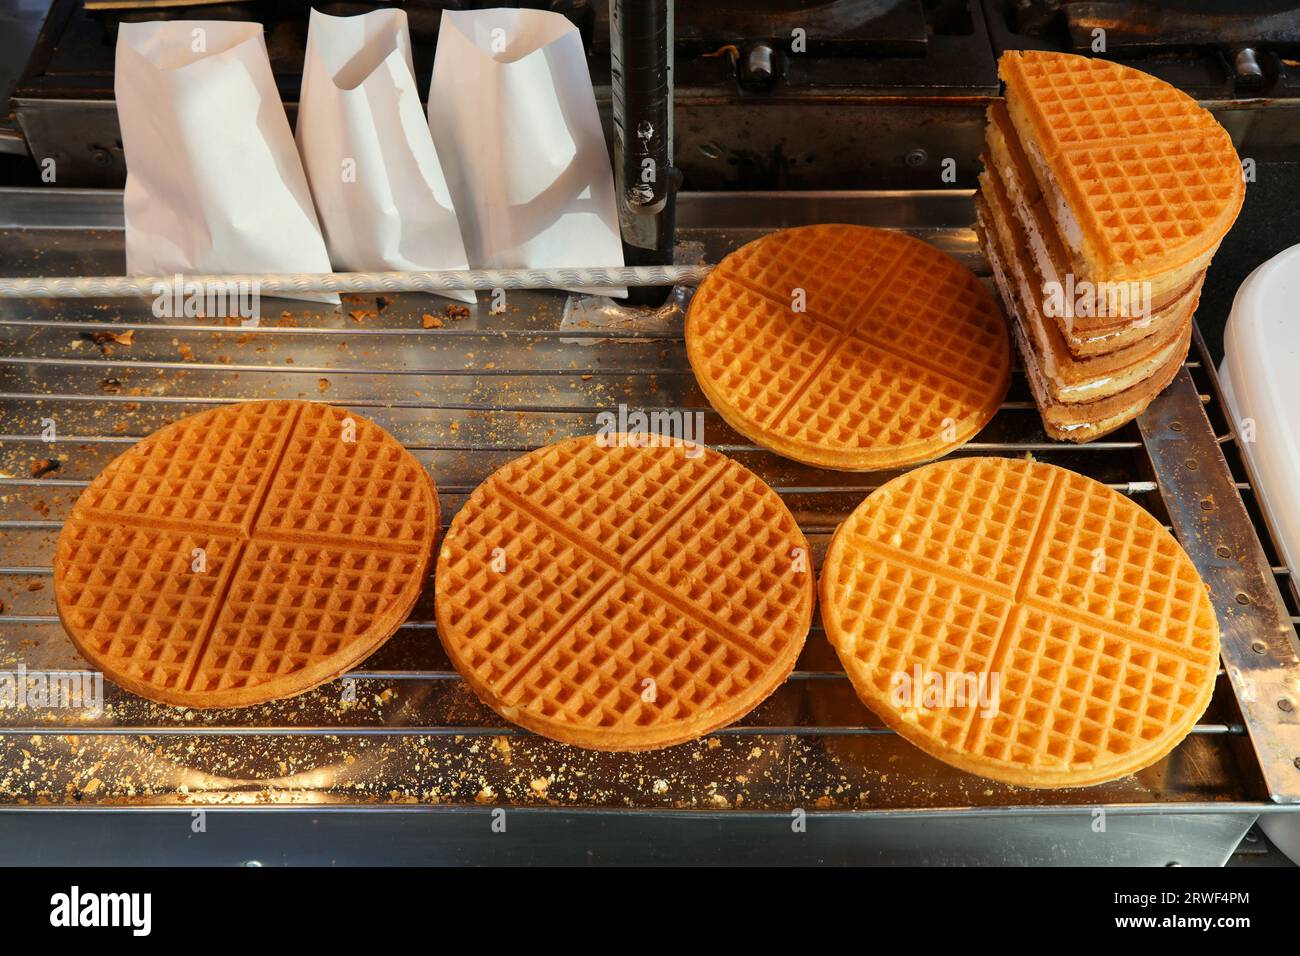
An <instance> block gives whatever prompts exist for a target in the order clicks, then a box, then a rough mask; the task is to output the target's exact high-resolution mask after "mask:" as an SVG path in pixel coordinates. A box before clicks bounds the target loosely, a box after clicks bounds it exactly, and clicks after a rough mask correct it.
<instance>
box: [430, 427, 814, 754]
mask: <svg viewBox="0 0 1300 956" xmlns="http://www.w3.org/2000/svg"><path fill="white" fill-rule="evenodd" d="M635 439H636V436H632V438H631V439H630V440H629V439H628V436H612V440H606V441H604V442H601V441H599V440H598V438H597V437H596V436H589V437H582V438H575V439H570V440H569V441H564V442H561V443H559V444H556V445H550V446H548V447H546V448H542V449H540V450H538V451H535V452H532V453H531V454H528V455H525V456H524V457H522V458H519V459H516V460H515V461H513V462H511V463H510V464H508V465H506V466H505V467H504V468H502V469H501V470H500V471H497V472H496V473H495V474H493V475H492V476H491V477H490V478H488V480H487V481H485V482H484V483H483V484H482V485H480V486H479V487H478V489H477V490H476V491H475V492H474V494H473V495H472V496H471V497H470V499H469V500H468V501H467V502H466V504H465V506H464V507H463V508H462V509H461V511H460V513H459V514H457V515H456V519H455V520H454V521H453V522H452V524H451V528H450V529H449V530H448V531H447V536H446V538H445V539H444V540H443V544H442V548H441V550H440V553H439V556H438V570H437V574H436V575H435V588H436V592H435V593H436V598H437V617H438V634H439V636H440V637H441V638H442V643H443V646H444V647H446V649H447V654H448V655H449V656H450V658H451V660H452V662H453V663H454V664H455V665H456V668H457V670H459V671H460V673H461V674H462V675H463V676H464V678H465V680H466V681H467V682H468V683H469V684H470V686H471V687H472V688H473V689H474V690H475V692H476V693H477V694H478V695H479V697H481V698H482V699H483V701H484V702H485V703H487V704H488V706H490V707H491V708H492V709H493V710H495V711H497V713H499V714H501V715H502V716H503V717H505V718H506V719H507V720H511V721H513V722H515V723H517V724H520V725H522V726H524V727H527V728H528V729H530V730H533V731H536V732H537V733H539V734H543V735H545V736H547V737H551V738H553V739H556V740H561V741H565V742H567V743H573V744H578V745H580V746H583V747H590V748H594V749H599V750H645V749H650V748H655V747H666V746H669V745H671V744H675V743H681V742H683V741H687V740H692V739H694V738H696V737H699V736H701V735H703V734H706V733H708V732H709V731H711V730H714V729H716V728H718V727H722V726H724V725H726V724H729V723H731V722H732V721H734V720H737V719H739V718H740V717H742V716H743V715H744V714H746V713H748V712H749V711H750V710H751V709H753V708H754V707H755V706H756V705H757V704H758V703H759V702H760V701H762V700H763V699H764V698H765V697H767V696H768V694H770V693H771V692H772V691H773V690H774V689H775V688H776V687H777V686H778V685H779V684H780V683H781V682H782V681H783V680H784V679H785V678H786V676H787V675H788V674H789V673H790V670H791V669H792V668H793V667H794V662H795V659H796V658H797V657H798V655H799V651H800V649H801V648H802V647H803V643H804V638H805V636H806V635H807V632H808V627H809V625H810V623H811V620H812V609H813V572H812V569H811V564H810V558H809V556H808V542H807V541H806V540H805V538H804V536H803V534H802V533H801V532H800V531H799V527H798V525H797V524H796V523H795V520H794V517H793V516H792V515H791V514H790V512H789V510H788V509H787V508H786V507H785V505H784V504H783V503H782V502H781V499H780V498H779V497H778V496H777V495H776V493H775V492H774V491H772V489H770V488H768V487H767V485H765V484H764V483H763V482H762V481H761V480H760V479H759V478H758V477H756V476H755V475H754V474H752V473H751V472H749V471H748V470H746V469H745V468H743V467H742V466H740V465H739V464H737V463H736V462H734V461H731V460H730V459H728V458H725V457H724V456H722V455H719V454H718V453H717V452H714V451H709V450H705V449H703V448H701V447H698V446H696V447H689V446H684V445H681V444H673V443H671V442H669V441H667V440H655V439H652V442H651V444H650V445H649V446H648V447H633V443H634V442H635Z"/></svg>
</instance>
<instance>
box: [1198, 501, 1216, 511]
mask: <svg viewBox="0 0 1300 956" xmlns="http://www.w3.org/2000/svg"><path fill="white" fill-rule="evenodd" d="M1201 510H1202V511H1213V510H1214V502H1213V501H1211V500H1210V499H1209V498H1202V499H1201Z"/></svg>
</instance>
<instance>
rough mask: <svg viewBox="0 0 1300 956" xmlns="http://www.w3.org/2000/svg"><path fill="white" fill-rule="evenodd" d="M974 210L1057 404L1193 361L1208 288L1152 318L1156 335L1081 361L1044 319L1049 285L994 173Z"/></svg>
mask: <svg viewBox="0 0 1300 956" xmlns="http://www.w3.org/2000/svg"><path fill="white" fill-rule="evenodd" d="M975 212H976V232H977V235H978V236H979V239H980V246H981V248H982V249H983V250H984V257H985V258H986V259H987V260H988V263H989V267H990V269H991V270H992V273H993V279H994V284H995V285H996V286H997V288H998V291H999V293H1000V294H1001V295H1002V296H1003V300H1004V301H1005V302H1006V303H1007V305H1008V311H1009V312H1010V313H1011V317H1012V320H1013V321H1014V322H1016V323H1018V324H1019V325H1020V335H1019V336H1017V337H1016V339H1017V342H1019V341H1020V340H1021V339H1022V338H1023V339H1025V340H1026V341H1027V342H1028V343H1029V344H1030V345H1031V346H1032V348H1033V350H1034V352H1035V354H1036V356H1037V358H1038V364H1039V365H1040V366H1041V367H1042V369H1043V373H1044V379H1045V384H1046V385H1047V388H1048V390H1049V394H1050V395H1051V398H1052V400H1053V401H1054V402H1057V403H1062V404H1077V403H1080V402H1091V401H1097V400H1099V399H1102V398H1107V397H1109V396H1111V395H1114V394H1117V393H1119V392H1122V391H1124V390H1126V389H1129V388H1132V387H1133V386H1134V385H1138V384H1140V383H1142V382H1145V381H1147V380H1148V379H1150V378H1151V376H1152V375H1153V374H1154V373H1155V372H1156V370H1157V369H1160V368H1163V367H1164V366H1165V365H1167V364H1169V361H1170V360H1171V359H1174V358H1177V359H1178V360H1179V361H1181V360H1182V359H1183V358H1185V357H1186V355H1187V346H1188V342H1189V336H1190V331H1191V322H1192V313H1193V312H1194V311H1195V308H1196V303H1197V301H1198V300H1199V296H1200V291H1201V284H1200V282H1199V281H1197V282H1196V283H1195V284H1194V285H1193V287H1192V289H1191V291H1190V294H1189V295H1188V296H1186V297H1184V299H1183V300H1181V301H1179V302H1177V303H1174V304H1173V305H1172V306H1170V307H1169V310H1168V311H1169V314H1168V315H1163V314H1162V315H1153V316H1151V317H1150V322H1149V325H1150V326H1151V327H1153V328H1155V329H1156V331H1154V332H1152V333H1151V334H1149V335H1146V336H1145V337H1143V338H1140V339H1137V340H1136V341H1134V342H1133V343H1132V344H1130V345H1126V346H1122V347H1116V348H1114V349H1112V350H1111V351H1108V352H1105V353H1102V354H1099V355H1095V356H1091V357H1087V358H1079V357H1077V356H1075V355H1074V354H1073V353H1072V352H1071V351H1070V349H1069V345H1068V343H1067V342H1066V340H1065V338H1064V336H1062V335H1061V332H1060V328H1059V326H1058V324H1057V321H1056V319H1054V318H1051V317H1048V316H1045V315H1044V314H1043V310H1042V308H1041V303H1042V299H1041V296H1040V294H1039V293H1040V290H1041V289H1042V287H1043V286H1042V280H1041V279H1040V276H1039V274H1038V272H1036V271H1035V269H1034V265H1033V258H1032V256H1030V255H1029V253H1028V250H1027V249H1026V248H1025V245H1024V242H1023V236H1022V234H1020V233H1019V231H1018V230H1017V229H1016V220H1015V217H1014V216H1013V215H1012V214H1011V212H1010V210H1009V209H1008V208H1007V205H1006V197H1005V194H1004V192H1003V191H1002V188H1001V184H1000V182H999V180H998V175H997V173H996V172H994V171H993V170H991V169H986V170H985V171H984V172H983V173H981V174H980V191H979V193H978V194H977V195H976V197H975Z"/></svg>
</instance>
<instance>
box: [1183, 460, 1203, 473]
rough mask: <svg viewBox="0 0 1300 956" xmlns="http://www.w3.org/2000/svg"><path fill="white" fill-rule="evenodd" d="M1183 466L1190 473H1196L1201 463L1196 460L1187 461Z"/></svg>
mask: <svg viewBox="0 0 1300 956" xmlns="http://www.w3.org/2000/svg"><path fill="white" fill-rule="evenodd" d="M1183 465H1184V466H1185V467H1186V468H1187V470H1188V471H1196V469H1198V468H1200V467H1201V463H1200V462H1199V461H1197V460H1196V459H1195V458H1189V459H1187V460H1186V461H1185V462H1183Z"/></svg>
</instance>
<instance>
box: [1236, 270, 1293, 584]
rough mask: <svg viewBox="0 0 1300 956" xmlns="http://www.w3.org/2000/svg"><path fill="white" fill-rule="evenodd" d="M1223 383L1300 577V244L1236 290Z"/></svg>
mask: <svg viewBox="0 0 1300 956" xmlns="http://www.w3.org/2000/svg"><path fill="white" fill-rule="evenodd" d="M1219 380H1220V382H1221V384H1222V385H1223V391H1224V400H1225V401H1226V402H1227V405H1228V410H1229V412H1230V413H1231V415H1232V418H1233V421H1234V422H1235V423H1236V425H1237V430H1238V432H1239V434H1241V436H1242V441H1241V443H1240V445H1241V450H1242V453H1243V455H1244V457H1245V458H1246V464H1247V467H1248V468H1249V469H1250V476H1251V479H1252V483H1253V484H1254V486H1255V489H1256V492H1257V493H1258V495H1259V499H1260V503H1261V504H1262V505H1263V507H1264V510H1265V511H1266V512H1267V513H1268V517H1269V522H1270V523H1271V524H1272V526H1273V530H1274V533H1275V534H1276V536H1277V539H1278V541H1277V544H1278V547H1279V549H1280V550H1281V552H1282V558H1283V560H1284V561H1286V564H1287V566H1288V567H1289V568H1291V569H1292V570H1294V571H1300V245H1298V246H1292V247H1291V248H1290V249H1287V250H1285V251H1284V252H1280V253H1278V254H1277V255H1276V256H1274V257H1273V258H1272V259H1269V260H1268V261H1267V262H1265V263H1264V264H1263V265H1261V266H1259V267H1258V268H1257V269H1256V270H1255V271H1254V272H1252V273H1251V274H1250V275H1249V276H1247V277H1246V281H1245V282H1243V283H1242V284H1241V288H1240V289H1238V290H1237V296H1236V298H1235V299H1234V300H1233V303H1232V312H1231V314H1229V316H1228V324H1227V327H1226V328H1225V330H1224V333H1223V362H1222V364H1220V366H1219Z"/></svg>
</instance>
